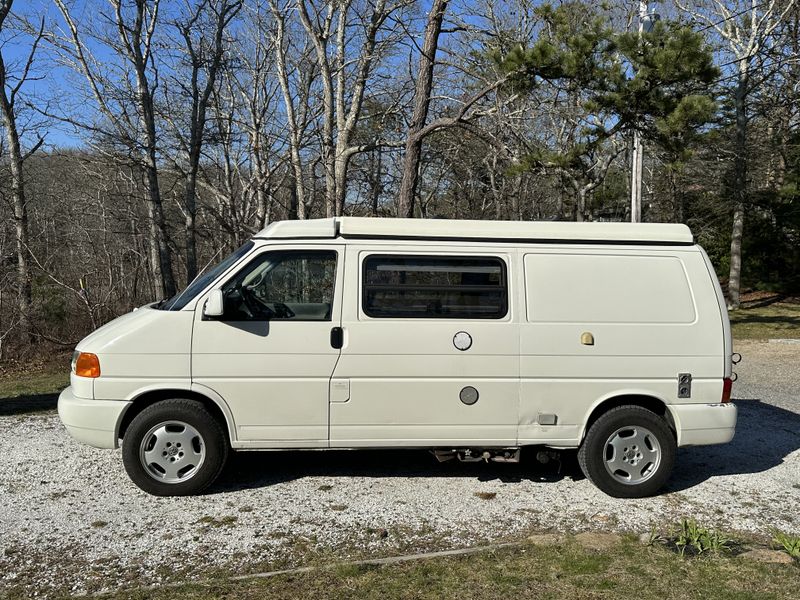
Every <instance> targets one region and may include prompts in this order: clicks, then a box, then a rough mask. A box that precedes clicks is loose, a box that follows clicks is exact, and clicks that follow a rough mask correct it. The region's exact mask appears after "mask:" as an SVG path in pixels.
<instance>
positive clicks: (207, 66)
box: [165, 0, 242, 282]
mask: <svg viewBox="0 0 800 600" xmlns="http://www.w3.org/2000/svg"><path fill="white" fill-rule="evenodd" d="M241 7H242V0H201V1H200V2H198V3H192V4H188V3H187V6H186V14H185V15H184V16H183V18H182V19H178V20H176V21H175V22H174V23H173V26H174V27H175V29H176V30H177V31H178V33H179V35H180V39H181V41H182V44H183V48H182V50H183V53H184V60H185V63H186V66H187V67H188V69H187V70H188V82H184V81H183V77H184V75H186V71H184V70H183V69H180V68H178V69H177V70H176V76H175V77H173V78H172V79H171V82H172V84H173V85H174V86H175V87H176V88H177V89H179V90H180V93H181V95H182V96H183V98H182V99H185V100H188V107H186V108H187V109H188V115H187V117H188V118H169V121H170V123H171V124H172V129H173V134H174V135H175V137H176V139H177V140H178V143H179V146H180V152H181V154H182V155H183V156H182V160H176V161H175V164H176V166H177V167H178V169H179V170H180V171H181V173H182V175H183V178H184V180H185V181H184V193H183V214H184V221H185V229H186V280H187V282H191V281H192V280H193V279H194V278H195V276H196V275H197V240H196V237H197V236H196V222H197V175H198V171H199V168H200V158H201V153H202V149H203V144H204V142H205V134H206V123H207V120H208V119H207V111H208V107H209V100H210V98H211V93H212V92H213V90H214V87H215V86H216V85H217V74H218V73H219V71H220V68H221V67H222V66H223V65H222V62H223V56H224V54H225V50H226V40H225V32H226V29H227V28H228V26H229V24H230V22H231V21H232V20H233V19H234V18H235V17H236V15H237V13H238V12H239V10H240V9H241ZM207 29H208V31H207ZM209 34H210V35H209ZM209 38H210V39H209ZM167 100H168V106H166V107H165V111H166V112H167V113H169V111H170V110H171V109H173V108H176V107H175V104H179V102H176V103H172V102H170V100H171V98H170V96H169V95H168V96H167ZM187 132H188V135H187Z"/></svg>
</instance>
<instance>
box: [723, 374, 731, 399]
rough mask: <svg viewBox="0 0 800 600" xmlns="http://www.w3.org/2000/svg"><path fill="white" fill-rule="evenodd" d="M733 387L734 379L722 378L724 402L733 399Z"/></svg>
mask: <svg viewBox="0 0 800 600" xmlns="http://www.w3.org/2000/svg"><path fill="white" fill-rule="evenodd" d="M732 389H733V379H731V378H730V377H726V378H725V379H723V380H722V400H721V402H722V403H723V404H724V403H726V402H730V401H731V390H732Z"/></svg>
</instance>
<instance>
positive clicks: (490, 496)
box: [475, 492, 497, 500]
mask: <svg viewBox="0 0 800 600" xmlns="http://www.w3.org/2000/svg"><path fill="white" fill-rule="evenodd" d="M475 497H476V498H480V499H481V500H494V499H495V498H496V497H497V492H475Z"/></svg>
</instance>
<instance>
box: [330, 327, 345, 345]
mask: <svg viewBox="0 0 800 600" xmlns="http://www.w3.org/2000/svg"><path fill="white" fill-rule="evenodd" d="M342 346H344V329H342V328H341V327H334V328H332V329H331V348H336V349H337V350H341V348H342Z"/></svg>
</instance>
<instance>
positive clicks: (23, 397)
mask: <svg viewBox="0 0 800 600" xmlns="http://www.w3.org/2000/svg"><path fill="white" fill-rule="evenodd" d="M68 385H69V362H68V360H65V361H53V362H50V363H46V364H43V365H35V366H33V367H31V368H22V367H20V366H18V365H16V366H13V367H12V368H4V369H0V415H6V414H23V413H30V412H40V411H45V410H54V409H55V408H56V402H57V400H58V394H59V393H60V392H61V390H63V389H64V388H65V387H67V386H68Z"/></svg>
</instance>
